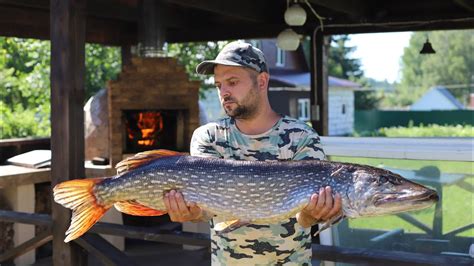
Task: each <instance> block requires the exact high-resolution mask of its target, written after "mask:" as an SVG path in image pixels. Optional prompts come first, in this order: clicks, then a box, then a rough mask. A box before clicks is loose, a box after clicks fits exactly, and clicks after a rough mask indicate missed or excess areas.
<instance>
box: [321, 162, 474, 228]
mask: <svg viewBox="0 0 474 266" xmlns="http://www.w3.org/2000/svg"><path fill="white" fill-rule="evenodd" d="M330 160H332V161H340V162H352V163H359V164H367V165H372V166H378V167H381V166H386V167H393V168H399V169H411V170H418V169H420V168H422V167H425V166H436V167H438V168H439V170H440V171H441V172H442V173H455V174H465V175H466V178H464V179H463V182H465V184H467V186H469V185H470V187H471V189H472V188H473V187H474V175H473V166H474V164H473V163H472V162H449V161H421V160H400V159H384V158H354V157H340V156H331V158H330ZM442 193H443V197H442V199H441V200H442V207H443V212H442V213H443V217H442V219H443V233H447V232H450V231H452V230H454V229H456V228H459V227H462V226H465V225H469V224H472V223H474V192H472V191H468V190H466V189H463V188H461V187H460V186H458V185H457V184H452V185H446V186H443V188H442ZM411 214H412V215H413V216H414V217H415V218H417V219H418V220H419V221H421V222H423V223H424V224H426V225H428V226H429V227H430V228H432V224H433V216H434V206H433V207H431V208H428V209H425V210H421V211H416V212H411ZM349 226H350V227H351V228H369V229H383V230H393V229H397V228H403V229H404V230H405V232H417V233H419V232H422V230H421V229H418V228H417V227H415V226H413V225H412V224H410V223H408V222H405V221H404V220H402V219H401V218H398V217H397V216H385V217H371V218H359V219H353V220H350V221H349ZM458 236H466V237H474V229H470V230H468V231H464V232H463V233H460V234H458Z"/></svg>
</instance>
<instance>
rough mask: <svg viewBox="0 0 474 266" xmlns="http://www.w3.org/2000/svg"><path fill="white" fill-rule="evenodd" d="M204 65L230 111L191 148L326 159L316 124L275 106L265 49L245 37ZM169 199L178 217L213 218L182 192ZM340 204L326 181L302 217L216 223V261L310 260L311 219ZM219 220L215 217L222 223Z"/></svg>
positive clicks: (201, 131) (217, 153) (200, 152)
mask: <svg viewBox="0 0 474 266" xmlns="http://www.w3.org/2000/svg"><path fill="white" fill-rule="evenodd" d="M196 71H197V73H200V74H214V80H215V84H216V87H217V89H218V91H219V98H220V101H221V104H222V107H223V108H224V110H225V112H226V114H227V115H228V117H226V118H224V119H221V120H219V121H217V122H215V123H209V124H207V125H204V126H202V127H200V128H198V129H196V131H195V132H194V134H193V138H192V141H191V155H194V156H207V157H218V158H225V159H234V160H261V161H264V160H273V161H275V160H279V161H285V160H306V159H316V160H321V159H324V158H325V155H324V152H323V150H322V148H321V145H320V142H319V137H318V135H317V134H316V132H315V131H314V130H313V129H312V128H310V127H309V126H307V125H306V124H305V123H303V122H300V121H298V120H296V119H292V118H290V117H286V116H281V115H279V114H277V113H275V111H273V110H272V108H271V106H270V103H269V100H268V82H269V79H270V76H269V73H268V68H267V65H266V62H265V58H264V55H263V53H262V52H261V51H260V50H259V49H257V48H255V47H253V46H251V45H250V44H248V43H244V42H232V43H229V44H228V45H226V46H225V47H224V48H223V49H222V51H221V52H220V53H219V55H218V56H217V57H216V59H215V60H211V61H204V62H202V63H201V64H199V65H198V66H197V68H196ZM165 205H166V207H167V208H168V213H169V215H170V217H171V220H173V221H177V222H185V221H199V220H209V219H211V217H210V215H209V214H207V213H205V212H203V211H202V210H201V209H200V208H199V207H198V206H197V205H196V204H195V203H186V202H185V199H184V198H183V196H182V194H181V193H179V192H176V191H170V192H169V193H167V194H166V195H165ZM340 211H341V197H340V195H336V197H334V198H333V197H332V192H331V188H329V187H326V188H323V189H321V190H320V191H319V193H318V194H314V195H312V196H311V198H310V199H309V203H308V205H307V206H306V207H305V208H304V209H303V210H302V211H301V212H299V213H298V214H297V215H296V217H294V218H290V219H287V220H283V221H281V222H279V223H277V224H268V225H256V224H250V225H247V226H242V227H240V228H238V229H236V230H234V231H231V232H229V233H225V234H221V235H217V234H216V233H215V231H214V230H213V228H212V224H213V223H212V222H211V249H212V264H213V265H278V264H285V265H310V264H311V235H310V228H311V226H312V225H314V224H316V223H318V222H323V221H327V220H329V219H330V218H332V217H333V216H335V215H338V214H339V213H340ZM216 219H218V217H216V218H213V219H212V220H214V221H213V222H214V224H215V223H216V221H215V220H216ZM217 222H218V221H217Z"/></svg>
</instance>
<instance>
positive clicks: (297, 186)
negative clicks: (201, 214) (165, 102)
mask: <svg viewBox="0 0 474 266" xmlns="http://www.w3.org/2000/svg"><path fill="white" fill-rule="evenodd" d="M117 169H118V172H119V174H118V175H116V176H114V177H107V178H94V179H83V180H70V181H66V182H63V183H60V184H58V185H56V187H55V188H54V199H55V201H56V202H58V203H60V204H62V205H64V206H65V207H67V208H70V209H72V210H73V217H72V221H71V226H70V228H69V229H68V231H67V232H66V234H67V237H66V239H65V241H66V242H67V241H70V240H72V239H75V238H77V237H79V236H80V235H82V234H83V233H85V232H86V231H87V230H88V229H89V228H90V227H91V226H92V225H93V224H94V223H95V222H97V221H98V220H99V219H100V217H101V216H103V214H104V213H105V212H106V211H107V210H108V209H109V208H110V207H112V206H115V207H116V208H117V209H118V210H119V211H122V212H124V213H128V214H132V215H143V216H156V215H163V214H166V213H167V211H166V207H165V205H164V201H163V195H164V194H165V193H166V192H168V191H170V190H179V191H180V192H181V193H182V194H183V196H184V198H185V200H186V201H188V202H196V203H197V205H198V206H199V207H201V208H202V209H203V210H205V211H207V212H208V213H210V214H212V215H215V216H217V217H218V218H219V220H221V221H233V220H240V221H247V222H252V223H257V224H266V223H273V222H278V221H281V220H283V219H285V218H288V217H294V216H295V214H296V213H297V212H299V211H301V210H302V209H303V208H304V207H305V206H306V204H307V203H308V202H309V199H310V197H311V195H312V194H313V193H317V192H319V189H320V188H324V187H326V186H330V187H331V188H332V191H333V193H334V194H336V193H338V194H339V195H341V200H342V214H341V215H340V216H338V217H335V218H334V220H330V221H327V222H326V223H325V224H324V225H323V226H322V228H326V227H328V226H330V225H332V224H333V223H335V222H336V220H340V219H342V218H357V217H360V216H377V215H386V214H394V213H399V212H403V211H409V210H418V209H422V208H426V207H429V206H431V205H432V204H433V203H434V202H436V201H437V200H438V195H437V193H436V191H434V190H431V189H429V188H426V187H424V186H422V185H419V184H416V183H414V182H411V181H409V180H407V179H404V178H403V177H401V176H399V175H398V174H395V173H393V172H390V171H387V170H384V169H380V168H375V167H371V166H367V165H357V164H350V163H338V162H329V161H318V160H308V161H285V162H262V161H235V160H224V159H217V158H204V157H193V156H188V155H182V154H178V153H176V152H171V151H165V150H157V151H149V152H144V153H139V154H137V155H135V156H133V157H132V158H129V159H126V160H124V161H122V162H120V163H119V164H118V165H117ZM91 205H92V206H91ZM84 213H85V214H84ZM222 228H232V227H231V226H228V224H227V223H224V226H223V227H222ZM223 231H225V230H223Z"/></svg>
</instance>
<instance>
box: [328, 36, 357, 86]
mask: <svg viewBox="0 0 474 266" xmlns="http://www.w3.org/2000/svg"><path fill="white" fill-rule="evenodd" d="M330 38H331V39H330V45H329V54H328V72H329V75H330V76H333V77H338V78H343V79H352V80H357V79H360V78H362V77H363V76H364V71H363V70H362V69H361V63H360V60H359V59H357V58H352V57H351V53H352V52H354V51H355V50H356V49H357V47H354V46H348V45H347V42H348V41H349V40H350V37H349V36H348V35H333V36H331V37H330Z"/></svg>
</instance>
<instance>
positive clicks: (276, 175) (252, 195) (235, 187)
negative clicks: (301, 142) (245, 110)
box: [95, 156, 340, 221]
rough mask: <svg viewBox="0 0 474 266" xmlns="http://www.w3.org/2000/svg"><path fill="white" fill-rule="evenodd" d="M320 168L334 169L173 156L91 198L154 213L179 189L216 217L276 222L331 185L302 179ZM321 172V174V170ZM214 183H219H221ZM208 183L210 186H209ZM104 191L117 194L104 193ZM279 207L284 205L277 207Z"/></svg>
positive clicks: (307, 163)
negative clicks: (130, 202)
mask: <svg viewBox="0 0 474 266" xmlns="http://www.w3.org/2000/svg"><path fill="white" fill-rule="evenodd" d="M325 167H326V168H327V167H329V168H331V167H333V166H332V165H331V164H325V163H322V162H319V161H312V162H310V161H297V162H291V163H287V164H284V165H281V164H280V163H269V162H259V161H227V160H221V159H209V158H200V157H191V156H175V157H171V158H165V159H160V160H157V161H155V162H153V163H150V164H149V165H146V166H144V167H142V168H140V169H139V170H135V171H131V172H128V173H125V174H124V175H122V176H119V177H117V178H113V179H107V180H105V181H104V182H103V183H101V184H99V185H98V186H97V187H96V189H95V193H96V194H97V198H98V200H99V202H100V203H102V204H104V205H110V204H113V203H114V202H117V201H123V200H136V201H137V202H139V203H141V204H143V205H146V206H149V207H152V208H155V209H164V208H165V206H164V202H163V195H164V193H166V192H167V191H169V190H172V189H179V190H180V192H182V194H183V195H184V197H185V199H186V200H187V201H194V202H197V203H200V205H201V207H202V208H204V209H207V210H208V211H210V212H212V213H214V214H215V215H217V216H221V217H224V218H241V219H245V220H251V221H255V220H258V219H262V218H269V219H266V220H275V221H278V220H281V219H282V218H281V217H287V216H288V215H289V214H288V212H291V211H292V210H294V209H295V208H298V207H300V206H301V205H304V204H306V203H307V201H308V199H309V197H310V196H311V194H313V193H315V192H317V191H318V190H319V188H320V187H324V186H328V185H333V184H331V183H330V182H324V181H322V180H320V179H319V178H318V177H317V176H316V175H312V176H306V175H305V174H306V173H308V172H311V171H315V170H316V168H325ZM327 171H330V169H328V170H327ZM321 172H324V171H323V170H322V169H321ZM219 178H221V179H223V180H222V181H220V180H219ZM228 181H231V182H228ZM274 181H277V182H274ZM210 183H213V185H212V186H209V185H210ZM290 184H295V185H294V186H291V185H290ZM157 185H158V186H157ZM108 187H115V188H116V189H114V190H109V189H107V188H108ZM334 187H336V186H334ZM339 187H340V186H339ZM266 191H268V192H270V194H268V193H267V194H266V195H267V196H265V197H262V192H266ZM335 192H339V191H337V190H335ZM226 196H227V197H226ZM226 199H227V200H226ZM246 199H249V200H246ZM255 201H259V202H258V203H259V204H258V205H256V204H255ZM279 202H282V203H283V202H284V204H280V205H276V204H277V203H279ZM230 208H231V209H237V210H239V213H238V214H235V213H231V212H229V209H230ZM290 215H292V214H290Z"/></svg>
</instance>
